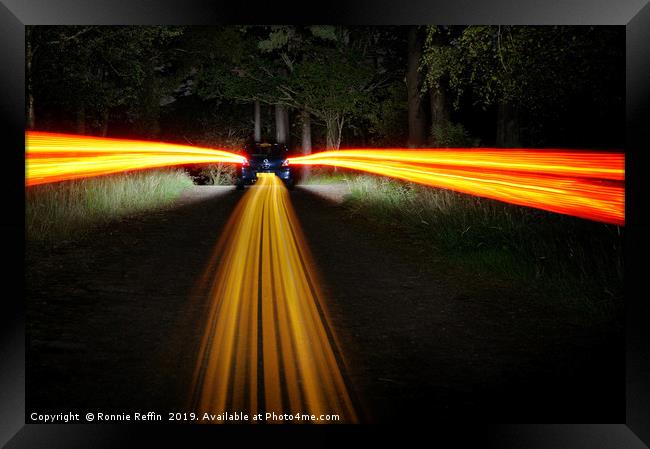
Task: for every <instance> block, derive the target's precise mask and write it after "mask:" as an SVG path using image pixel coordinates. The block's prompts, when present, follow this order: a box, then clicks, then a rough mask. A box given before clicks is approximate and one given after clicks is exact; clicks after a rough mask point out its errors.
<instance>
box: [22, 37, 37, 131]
mask: <svg viewBox="0 0 650 449" xmlns="http://www.w3.org/2000/svg"><path fill="white" fill-rule="evenodd" d="M25 32H26V39H25V41H26V42H25V59H26V61H27V66H26V67H25V71H26V72H27V73H26V75H27V128H28V129H34V127H35V126H36V114H35V112H34V87H33V85H32V61H33V59H34V51H33V49H32V30H31V27H30V26H26V27H25Z"/></svg>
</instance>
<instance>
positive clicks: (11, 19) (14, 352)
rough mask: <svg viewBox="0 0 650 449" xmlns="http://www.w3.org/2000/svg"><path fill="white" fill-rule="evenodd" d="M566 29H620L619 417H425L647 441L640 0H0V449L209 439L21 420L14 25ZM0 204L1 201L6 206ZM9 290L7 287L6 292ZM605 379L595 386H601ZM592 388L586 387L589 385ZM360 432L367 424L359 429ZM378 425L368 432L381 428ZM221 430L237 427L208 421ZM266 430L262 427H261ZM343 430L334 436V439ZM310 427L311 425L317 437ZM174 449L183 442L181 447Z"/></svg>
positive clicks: (648, 78)
mask: <svg viewBox="0 0 650 449" xmlns="http://www.w3.org/2000/svg"><path fill="white" fill-rule="evenodd" d="M219 23H232V24H239V23H248V24H273V23H328V24H329V23H342V24H368V25H388V24H394V25H398V24H404V25H405V24H434V23H437V24H521V25H524V24H530V25H533V24H535V25H541V24H557V25H561V24H566V25H581V24H593V25H621V26H625V27H626V36H627V41H626V61H627V67H626V71H627V78H626V79H627V97H626V99H627V105H626V108H627V109H626V125H627V143H626V148H625V151H626V225H625V228H626V229H625V236H626V237H625V238H626V242H625V252H626V273H625V285H626V287H625V289H626V297H625V301H626V314H627V323H626V333H627V341H626V345H627V347H626V417H625V421H624V422H620V423H608V424H604V423H594V424H584V423H576V424H542V423H539V424H533V423H531V424H525V425H524V424H516V425H515V424H505V423H504V424H488V423H470V422H467V423H454V424H453V425H450V424H447V423H444V424H443V423H435V422H432V423H431V427H430V428H428V429H424V430H425V431H426V432H427V433H429V434H430V436H431V440H432V441H436V440H437V439H439V438H447V437H449V438H453V439H454V440H456V441H458V440H462V439H464V438H465V439H466V438H473V439H475V441H480V442H481V445H480V447H485V446H488V447H500V448H510V447H513V448H514V447H517V448H522V447H525V448H554V449H557V448H583V447H584V448H590V449H598V448H642V447H646V446H645V445H644V442H645V443H646V444H647V443H649V442H650V402H649V401H650V351H649V350H648V346H649V344H648V343H650V336H649V332H648V321H647V320H648V318H647V317H648V316H650V313H649V312H650V306H649V305H648V301H647V294H644V287H645V284H644V283H643V282H642V281H643V280H644V277H646V276H647V274H646V269H645V267H646V266H647V262H646V255H647V254H648V249H649V245H648V242H649V240H650V239H649V237H648V236H649V235H650V210H648V208H647V207H646V205H647V196H646V195H645V192H644V187H645V186H644V184H645V177H644V169H646V168H647V167H649V165H648V164H646V162H647V160H648V159H647V154H648V153H649V152H650V148H646V147H648V142H650V106H649V105H650V103H649V101H648V100H649V97H650V5H648V0H618V1H616V2H614V1H610V2H608V1H605V0H564V1H562V2H559V1H546V2H540V1H538V0H519V1H517V2H512V1H509V0H491V1H481V2H476V1H471V0H456V1H454V2H449V1H444V0H414V1H410V2H408V3H407V2H395V1H390V0H382V1H374V2H371V1H354V2H353V1H349V0H348V1H344V0H337V1H328V2H323V4H322V5H318V7H315V5H313V4H312V5H311V9H306V8H298V7H296V6H295V5H292V4H289V3H288V2H287V4H286V5H281V4H278V3H277V2H273V3H272V2H266V3H265V4H260V5H253V4H251V3H250V2H230V3H227V4H226V2H222V1H218V2H217V1H204V0H185V1H173V0H159V1H151V0H131V1H128V2H117V1H115V2H114V1H111V0H92V1H91V0H2V2H1V3H0V42H2V45H0V61H1V67H2V70H0V77H1V79H2V82H1V83H0V92H1V95H0V114H1V119H0V123H1V125H0V126H1V127H2V138H3V139H2V143H3V145H2V146H3V148H2V155H3V158H2V161H3V163H2V168H3V170H2V176H0V180H1V181H0V182H1V183H2V192H3V194H4V195H3V198H4V203H5V208H4V209H3V211H2V213H1V214H0V216H1V217H2V218H1V219H0V220H1V224H0V226H1V229H2V234H1V235H2V238H3V242H2V243H3V245H2V248H3V250H4V251H3V253H4V255H5V257H4V261H5V263H4V264H3V265H4V268H3V269H2V270H1V271H0V272H1V273H2V276H3V278H4V279H3V281H4V282H3V284H2V285H4V286H5V291H4V294H3V295H2V297H3V298H2V301H1V303H2V306H3V309H4V310H3V312H2V314H1V315H0V318H1V319H2V325H1V326H0V363H1V364H2V369H1V370H0V444H3V447H7V448H24V447H25V448H27V447H29V448H41V447H43V448H46V447H47V448H58V447H65V448H76V447H115V446H118V447H125V446H128V445H130V444H138V445H142V444H143V442H148V441H149V438H153V437H156V438H157V439H162V441H165V442H166V443H171V444H179V443H180V442H186V441H187V438H188V437H190V436H197V435H198V436H200V437H201V438H211V437H212V436H213V435H214V432H215V430H214V428H215V426H210V427H206V426H199V427H200V428H197V426H172V427H174V428H173V429H170V427H166V426H161V425H154V426H153V427H152V426H147V425H141V426H137V427H134V426H130V425H97V424H94V425H89V424H86V425H62V424H57V425H53V424H50V425H38V424H25V324H26V323H25V317H24V303H23V302H24V298H23V297H22V290H23V282H21V280H22V279H24V276H23V274H24V273H23V265H22V264H21V263H20V261H22V260H23V257H24V158H23V148H24V129H25V126H24V99H25V98H24V97H25V95H24V82H25V77H24V61H25V59H24V55H25V52H24V50H25V48H24V26H25V25H46V24H61V25H63V24H65V25H73V24H106V25H109V24H114V25H117V24H120V25H126V24H142V25H151V24H170V25H172V24H177V25H184V24H197V25H200V24H219ZM7 203H8V204H7ZM9 286H12V287H14V288H15V289H14V288H9ZM607 387H608V386H607V385H603V389H606V388H607ZM594 394H595V395H598V394H599V392H598V391H594ZM366 430H367V428H366ZM386 430H387V427H385V426H382V428H376V427H375V428H374V429H371V432H373V433H375V434H382V433H383V432H385V431H386ZM217 431H218V432H220V438H221V437H222V436H223V435H227V434H230V435H232V434H236V435H240V434H243V433H245V434H248V433H250V430H246V431H245V432H241V431H239V430H233V428H220V429H219V430H217ZM266 432H267V433H273V432H270V431H268V430H267V431H266ZM341 432H343V433H347V432H348V431H347V430H343V431H341V430H337V431H334V435H340V434H341ZM320 433H322V432H320ZM185 447H188V446H187V445H186V446H185Z"/></svg>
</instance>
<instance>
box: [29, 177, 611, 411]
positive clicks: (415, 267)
mask: <svg viewBox="0 0 650 449" xmlns="http://www.w3.org/2000/svg"><path fill="white" fill-rule="evenodd" d="M328 189H329V191H328ZM341 189H342V188H341V187H340V186H338V187H336V186H333V187H328V186H318V187H317V188H316V189H314V188H311V187H310V188H307V189H302V188H297V189H296V190H295V191H294V192H292V193H291V201H292V203H293V206H294V208H295V210H296V213H297V216H298V219H299V220H300V223H301V225H302V229H303V232H304V234H305V237H306V240H307V243H308V245H309V248H310V250H311V253H312V256H313V259H314V261H315V263H316V265H317V268H318V270H319V277H320V279H321V281H322V284H323V285H321V288H322V290H323V292H324V296H325V299H326V301H327V304H328V306H329V311H330V317H331V319H332V324H333V326H334V328H335V331H336V332H337V335H338V337H339V339H340V342H341V346H342V349H343V351H344V353H345V357H346V360H347V365H348V368H349V369H348V370H347V372H346V373H345V376H346V380H347V381H348V384H349V385H351V388H352V389H353V394H354V396H355V398H356V399H355V400H357V401H358V403H359V404H360V405H359V407H360V409H361V410H360V416H361V418H362V420H363V421H368V422H396V421H404V422H414V421H420V422H431V421H432V420H436V421H439V420H441V419H473V418H480V419H482V420H487V421H492V422H545V421H549V420H551V419H552V420H553V421H554V422H559V421H562V422H577V421H580V422H605V421H609V422H621V420H622V419H623V415H622V414H623V413H624V402H623V401H624V390H623V389H624V377H623V375H624V373H623V366H624V365H623V363H624V359H623V357H624V352H623V336H622V332H621V330H620V329H619V328H618V327H617V326H615V325H610V324H604V325H597V326H596V325H584V324H580V322H579V320H578V321H577V320H575V319H573V318H572V317H570V316H566V315H564V314H563V313H562V312H561V311H559V310H555V309H554V308H553V307H548V306H546V305H545V303H544V301H543V299H540V298H538V297H536V296H535V292H531V291H528V290H524V291H522V290H520V289H517V288H514V287H513V286H511V285H509V284H507V283H504V282H502V281H498V280H495V279H490V278H488V277H485V276H481V275H480V273H473V272H467V271H465V270H463V269H461V268H459V267H457V266H454V265H452V264H450V263H449V262H448V261H446V260H444V258H442V257H436V255H431V254H426V253H424V252H423V249H422V248H420V247H419V246H418V245H417V242H413V241H412V240H411V239H410V238H409V237H408V236H404V235H394V234H390V233H387V232H386V231H381V230H379V229H376V228H375V227H374V226H373V225H372V224H371V223H367V222H365V221H363V220H362V219H360V218H357V217H353V216H351V215H350V213H349V212H348V211H347V210H346V209H345V208H344V207H343V206H341V205H340V204H339V201H340V198H341V197H342V195H341V192H342V190H341ZM315 190H320V191H321V192H320V195H319V194H317V193H318V192H315ZM323 191H325V194H323V193H322V192H323ZM323 196H325V197H326V198H323ZM240 197H241V193H240V192H237V191H235V190H234V189H233V188H230V187H207V186H206V187H195V188H193V189H191V190H189V191H187V192H185V193H184V194H183V196H182V197H181V199H180V200H179V201H178V202H177V204H175V206H174V207H172V208H170V209H169V210H165V211H157V212H153V213H149V214H145V215H140V216H136V217H129V218H125V219H123V220H121V221H119V222H117V223H113V224H111V225H108V226H104V227H101V228H98V229H96V230H95V231H93V232H92V233H91V234H90V235H88V236H87V237H85V238H83V239H81V240H79V241H75V242H61V243H59V244H58V245H57V246H56V247H54V248H45V247H42V246H38V245H34V244H29V242H28V251H27V254H26V307H27V333H28V342H27V343H28V351H27V360H28V363H27V412H28V413H29V412H30V411H39V412H45V411H48V412H69V411H76V410H78V411H80V412H81V411H93V410H94V411H103V412H105V413H109V412H114V413H128V412H134V411H140V412H145V413H146V412H147V411H151V410H152V411H159V412H160V413H165V412H168V411H185V410H187V411H189V410H188V409H187V403H188V401H187V398H188V394H189V387H190V384H191V377H192V372H193V369H194V366H195V363H196V357H197V353H198V351H199V345H200V340H201V335H202V333H203V328H202V327H203V320H204V317H205V315H206V314H207V311H208V309H209V301H208V299H207V298H206V297H205V295H201V294H197V292H196V290H195V288H194V287H195V284H196V280H197V277H198V276H199V274H200V273H201V272H202V271H203V269H204V266H205V263H206V262H207V260H208V259H209V256H210V253H211V251H212V249H213V248H214V246H215V243H216V242H217V240H218V238H219V235H220V231H221V229H222V228H223V226H224V225H225V223H226V222H227V220H228V218H229V216H230V214H231V212H232V210H233V209H234V207H235V205H236V204H237V202H238V201H239V199H240ZM617 386H618V387H617ZM166 417H167V415H166V414H165V415H164V418H165V419H166ZM558 420H559V421H558Z"/></svg>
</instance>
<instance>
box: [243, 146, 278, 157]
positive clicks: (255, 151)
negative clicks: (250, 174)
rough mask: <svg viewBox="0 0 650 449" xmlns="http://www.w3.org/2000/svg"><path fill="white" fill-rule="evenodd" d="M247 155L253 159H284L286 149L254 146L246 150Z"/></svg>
mask: <svg viewBox="0 0 650 449" xmlns="http://www.w3.org/2000/svg"><path fill="white" fill-rule="evenodd" d="M247 152H248V154H249V155H250V156H253V157H272V158H278V157H285V156H286V155H287V149H286V148H285V147H281V146H275V145H268V146H261V145H260V146H254V147H253V148H250V149H248V150H247Z"/></svg>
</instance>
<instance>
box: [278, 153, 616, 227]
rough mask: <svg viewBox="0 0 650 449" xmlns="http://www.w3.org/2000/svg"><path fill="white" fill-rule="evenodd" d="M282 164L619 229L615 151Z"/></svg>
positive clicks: (337, 157)
mask: <svg viewBox="0 0 650 449" xmlns="http://www.w3.org/2000/svg"><path fill="white" fill-rule="evenodd" d="M290 162H291V164H294V165H329V166H337V167H342V168H349V169H354V170H360V171H365V172H368V173H373V174H377V175H382V176H389V177H393V178H398V179H402V180H405V181H412V182H417V183H420V184H425V185H428V186H432V187H440V188H445V189H450V190H455V191H458V192H463V193H468V194H472V195H476V196H482V197H486V198H492V199H496V200H500V201H505V202H508V203H513V204H517V205H521V206H528V207H535V208H539V209H544V210H548V211H551V212H556V213H560V214H567V215H573V216H576V217H580V218H586V219H589V220H595V221H601V222H605V223H611V224H616V225H621V226H622V225H623V224H624V223H625V185H624V180H625V155H624V154H623V153H621V152H599V151H571V150H534V149H512V150H511V149H488V148H480V149H478V148H477V149H440V150H431V149H427V150H402V149H386V150H372V149H354V150H340V151H326V152H322V153H315V154H312V155H309V156H302V157H296V158H291V159H290Z"/></svg>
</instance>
